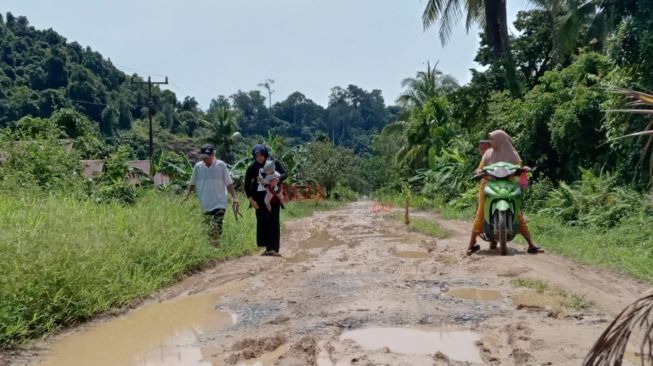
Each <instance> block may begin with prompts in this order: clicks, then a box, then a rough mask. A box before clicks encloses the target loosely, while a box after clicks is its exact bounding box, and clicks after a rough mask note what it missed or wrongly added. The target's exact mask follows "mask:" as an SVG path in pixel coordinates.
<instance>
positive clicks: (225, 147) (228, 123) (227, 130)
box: [202, 107, 242, 164]
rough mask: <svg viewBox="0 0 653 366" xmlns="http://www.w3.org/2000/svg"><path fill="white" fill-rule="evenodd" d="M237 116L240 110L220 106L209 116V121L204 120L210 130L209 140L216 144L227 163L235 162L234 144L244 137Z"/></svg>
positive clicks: (221, 156) (219, 155)
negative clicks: (239, 128)
mask: <svg viewBox="0 0 653 366" xmlns="http://www.w3.org/2000/svg"><path fill="white" fill-rule="evenodd" d="M237 116H238V112H236V111H233V110H230V109H228V108H224V107H220V108H218V109H217V110H215V111H214V112H213V113H212V114H210V115H209V116H208V117H209V119H210V120H209V121H207V120H202V122H203V124H204V125H205V127H207V128H208V129H209V131H210V135H209V138H208V139H207V140H208V141H209V142H210V143H212V144H213V145H214V146H215V148H216V150H217V153H218V157H219V158H220V159H221V160H224V162H225V163H227V164H233V163H234V160H235V151H234V146H235V145H236V143H238V141H240V140H241V139H242V136H241V134H240V132H238V124H237V123H236V118H237Z"/></svg>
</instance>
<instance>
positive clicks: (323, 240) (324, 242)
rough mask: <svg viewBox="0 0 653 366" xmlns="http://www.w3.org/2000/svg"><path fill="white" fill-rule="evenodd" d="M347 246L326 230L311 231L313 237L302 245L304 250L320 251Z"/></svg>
mask: <svg viewBox="0 0 653 366" xmlns="http://www.w3.org/2000/svg"><path fill="white" fill-rule="evenodd" d="M343 244H345V242H344V241H342V240H340V239H338V238H336V237H334V236H332V235H331V234H329V233H328V232H327V231H325V230H318V229H313V230H311V236H310V238H308V239H307V240H306V241H304V242H302V243H301V244H300V247H301V248H302V249H318V248H322V249H324V250H326V249H328V248H330V247H333V246H337V245H343Z"/></svg>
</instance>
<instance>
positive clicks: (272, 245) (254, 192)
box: [244, 145, 288, 256]
mask: <svg viewBox="0 0 653 366" xmlns="http://www.w3.org/2000/svg"><path fill="white" fill-rule="evenodd" d="M252 157H253V158H254V161H253V162H252V164H250V166H249V167H248V168H247V172H246V173H245V184H244V186H245V194H246V195H247V198H248V199H249V202H250V204H251V206H252V207H254V209H255V210H256V245H258V246H259V247H265V252H264V253H263V254H262V255H269V256H279V243H280V239H281V226H280V222H279V213H280V211H281V202H279V200H274V201H272V210H271V211H268V210H267V208H266V206H265V194H266V193H267V190H266V189H265V188H264V187H263V186H260V185H259V183H258V179H257V178H258V176H259V173H260V171H261V169H262V168H263V165H265V161H266V160H267V159H268V158H269V157H270V154H269V153H268V150H267V149H266V148H265V146H263V145H255V146H254V148H253V149H252ZM274 166H275V170H276V171H277V172H278V173H279V174H280V175H281V176H280V177H279V179H278V181H277V182H273V184H281V182H283V181H284V180H285V179H286V178H287V177H288V173H287V172H286V169H285V168H284V167H283V165H282V164H281V162H279V161H278V160H277V161H275V162H274Z"/></svg>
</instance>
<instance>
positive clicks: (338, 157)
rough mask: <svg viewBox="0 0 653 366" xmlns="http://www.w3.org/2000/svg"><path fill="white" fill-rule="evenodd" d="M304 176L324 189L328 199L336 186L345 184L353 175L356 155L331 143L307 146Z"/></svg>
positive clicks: (314, 143) (316, 143) (303, 168)
mask: <svg viewBox="0 0 653 366" xmlns="http://www.w3.org/2000/svg"><path fill="white" fill-rule="evenodd" d="M304 159H305V160H304V162H303V165H302V172H301V173H302V175H303V176H304V177H306V178H307V179H309V180H312V181H314V182H317V183H319V184H320V185H322V186H323V187H324V190H325V191H326V194H327V196H328V197H331V192H333V188H335V186H336V184H338V183H342V182H344V181H345V180H346V179H347V178H348V177H349V176H350V175H351V174H352V173H353V167H354V162H355V159H354V153H353V152H352V151H351V150H349V149H345V148H343V147H339V146H335V145H334V144H333V143H331V142H311V143H309V144H308V145H307V146H306V152H305V154H304Z"/></svg>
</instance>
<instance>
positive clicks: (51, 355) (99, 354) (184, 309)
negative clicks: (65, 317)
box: [34, 281, 247, 366]
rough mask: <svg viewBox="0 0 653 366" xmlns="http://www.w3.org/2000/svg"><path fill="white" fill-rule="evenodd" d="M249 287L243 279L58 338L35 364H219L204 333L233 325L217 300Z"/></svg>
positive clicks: (215, 353)
mask: <svg viewBox="0 0 653 366" xmlns="http://www.w3.org/2000/svg"><path fill="white" fill-rule="evenodd" d="M246 287H247V282H246V281H241V282H236V283H232V284H229V285H225V286H223V287H222V288H220V289H219V290H214V291H211V292H206V293H200V294H196V295H192V296H187V297H183V298H180V299H173V300H170V301H166V302H162V303H153V304H150V305H145V306H143V307H141V308H139V309H136V310H134V311H132V312H130V313H128V314H127V315H125V316H121V317H118V318H115V319H112V320H110V321H107V322H106V323H101V324H98V325H93V326H90V327H88V328H87V329H83V330H81V331H80V332H77V333H73V334H71V335H68V336H65V337H63V338H61V339H59V340H56V341H55V342H54V343H52V345H51V346H50V347H49V349H48V351H47V352H45V353H44V354H43V356H42V358H41V361H40V362H37V363H35V364H34V365H35V366H70V365H94V366H115V365H126V366H127V365H129V366H132V365H134V366H150V365H175V366H176V365H180V366H181V365H203V366H204V365H206V366H212V365H215V364H216V362H219V361H222V357H219V356H220V355H218V354H217V353H218V350H217V349H214V348H211V347H202V346H200V345H199V340H200V337H201V336H203V335H206V334H210V333H213V332H216V331H218V330H220V329H222V328H225V327H228V326H231V325H233V322H234V321H235V320H236V318H235V316H234V315H233V314H231V313H229V312H228V311H225V310H222V309H217V308H216V304H217V303H218V301H219V299H220V297H221V296H224V295H226V294H229V293H233V292H236V291H240V290H242V289H244V288H246Z"/></svg>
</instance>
